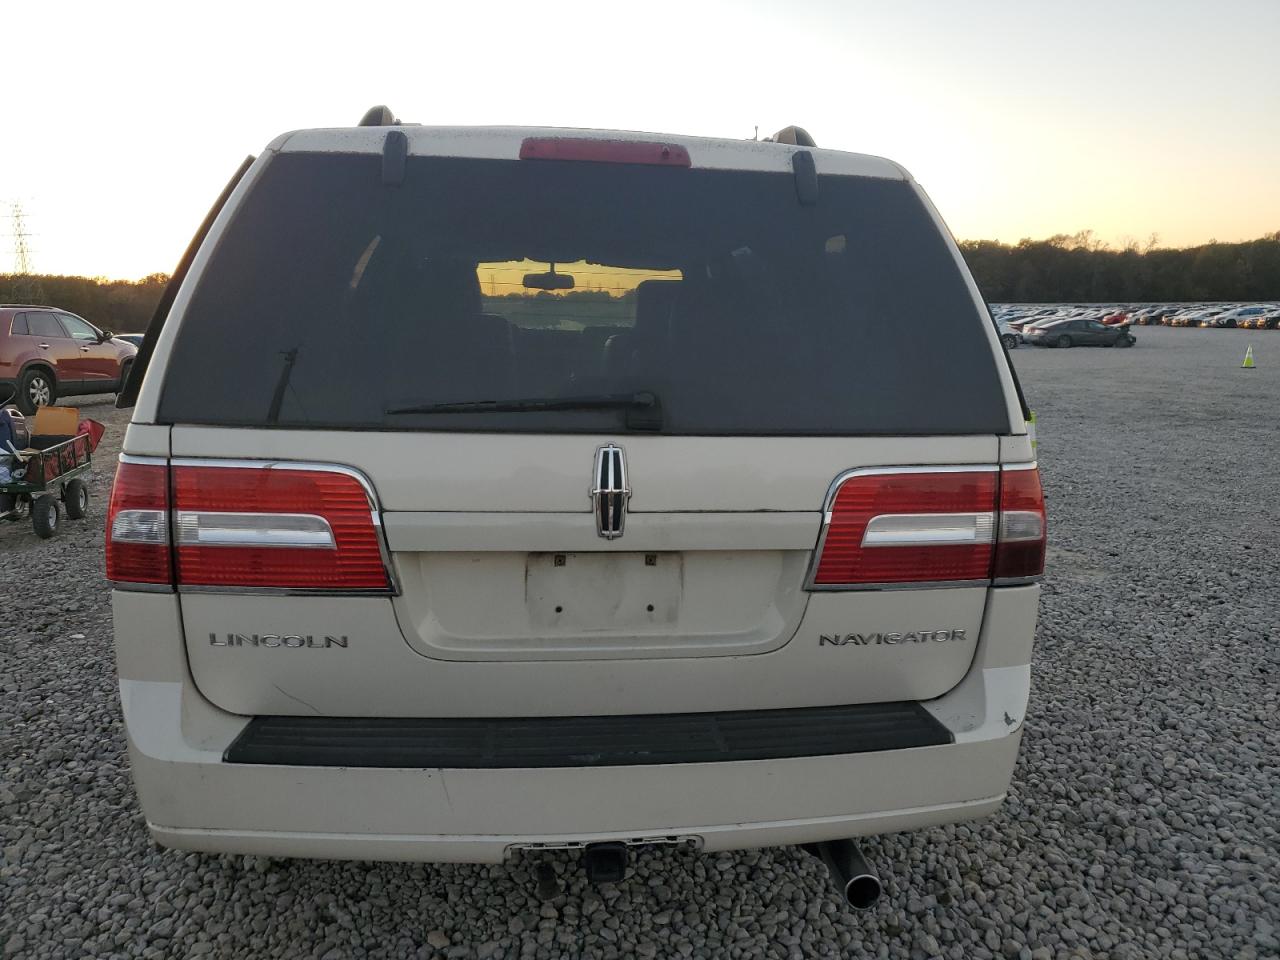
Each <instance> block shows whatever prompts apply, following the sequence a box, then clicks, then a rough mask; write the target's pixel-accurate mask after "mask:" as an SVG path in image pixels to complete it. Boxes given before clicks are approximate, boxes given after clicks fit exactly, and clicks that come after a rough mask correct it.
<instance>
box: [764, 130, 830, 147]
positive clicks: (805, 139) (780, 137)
mask: <svg viewBox="0 0 1280 960" xmlns="http://www.w3.org/2000/svg"><path fill="white" fill-rule="evenodd" d="M764 142H765V143H789V144H791V145H792V146H793V147H816V146H817V144H816V143H814V140H813V137H811V136H809V131H808V130H806V129H805V128H804V127H797V126H794V125H793V126H790V127H783V128H782V129H781V130H779V131H778V132H777V133H775V134H774V135H773V136H772V137H765V138H764Z"/></svg>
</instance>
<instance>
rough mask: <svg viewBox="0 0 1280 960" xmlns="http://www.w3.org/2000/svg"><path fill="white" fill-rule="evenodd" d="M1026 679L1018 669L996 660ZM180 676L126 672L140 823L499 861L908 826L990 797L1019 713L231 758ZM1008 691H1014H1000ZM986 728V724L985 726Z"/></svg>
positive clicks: (241, 844)
mask: <svg viewBox="0 0 1280 960" xmlns="http://www.w3.org/2000/svg"><path fill="white" fill-rule="evenodd" d="M1002 672H1011V673H1012V674H1018V673H1021V674H1022V679H1023V680H1024V682H1023V683H1021V684H1019V678H1018V677H1017V676H1008V677H1006V678H1005V681H1006V682H1011V683H1013V684H1015V685H1020V686H1021V687H1022V689H1023V690H1024V691H1025V677H1026V671H1025V670H1021V671H1020V670H1018V669H1017V668H1004V671H1002ZM182 693H183V690H182V685H181V684H170V683H162V682H154V681H123V682H122V685H121V694H122V700H123V703H124V708H125V719H126V724H127V726H128V729H129V732H130V736H129V741H130V742H129V746H130V759H131V762H132V766H133V775H134V780H135V783H136V784H137V787H138V792H139V796H140V798H141V800H142V805H143V809H144V811H145V812H146V815H147V821H148V825H149V827H150V829H151V832H152V835H153V836H154V837H155V838H156V840H158V841H159V842H160V843H163V844H165V845H166V846H172V847H177V848H180V849H186V850H202V851H208V852H216V853H256V854H263V855H271V856H294V857H332V858H353V859H377V860H384V859H385V860H425V861H472V862H498V861H502V860H504V859H506V858H507V857H508V856H509V855H510V854H511V853H512V852H513V850H516V849H520V848H528V847H538V846H551V847H566V846H567V847H572V846H577V845H580V844H583V843H587V842H593V841H597V840H621V841H624V842H634V843H641V842H647V841H650V842H651V841H653V840H655V839H661V840H667V841H676V842H688V843H690V844H691V845H693V846H697V847H700V848H702V849H705V850H726V849H737V848H745V847H758V846H773V845H778V844H792V843H808V842H813V841H818V840H827V839H837V838H840V837H850V836H860V835H866V834H877V833H886V832H895V831H900V830H914V829H918V828H921V827H927V826H932V825H935V824H939V823H947V822H952V821H956V820H963V819H968V818H971V817H979V816H984V815H986V814H988V813H990V812H992V811H993V810H995V809H996V808H997V807H998V806H999V804H1000V802H1001V800H1002V799H1003V795H1004V792H1005V788H1006V785H1007V784H1008V781H1009V775H1010V772H1011V770H1012V767H1013V763H1014V760H1015V758H1016V754H1017V749H1018V742H1019V739H1020V727H1018V728H1013V729H1010V728H1008V727H1006V725H1005V724H1004V722H1003V720H1001V723H1000V727H1001V728H1004V730H1009V731H1010V732H1003V731H1001V732H999V733H998V735H994V736H985V735H984V736H981V737H979V738H977V739H970V740H962V741H961V742H959V743H954V744H947V745H942V746H932V747H919V748H914V749H906V750H885V751H879V752H875V753H858V754H840V755H834V756H824V757H798V758H786V759H775V760H752V761H745V762H719V763H682V764H656V765H644V766H610V767H557V768H542V769H539V768H507V769H405V768H371V767H360V768H357V767H308V766H284V765H267V764H237V763H226V762H224V761H223V754H222V751H221V750H219V749H216V748H215V749H201V748H199V747H194V746H193V745H192V744H190V743H188V742H186V741H185V740H183V739H182V737H181V734H180V728H179V723H180V720H181V714H182V712H183V711H182V703H181V698H182ZM1005 693H1006V694H1007V695H1008V696H1010V697H1016V696H1017V694H1016V693H1015V692H1014V691H1013V690H1006V691H1005ZM992 732H993V733H994V732H995V731H992Z"/></svg>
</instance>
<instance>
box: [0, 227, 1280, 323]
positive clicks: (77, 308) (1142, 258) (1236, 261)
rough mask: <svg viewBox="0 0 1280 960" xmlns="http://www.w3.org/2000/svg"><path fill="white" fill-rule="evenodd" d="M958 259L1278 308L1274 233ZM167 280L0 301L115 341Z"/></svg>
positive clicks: (1082, 241)
mask: <svg viewBox="0 0 1280 960" xmlns="http://www.w3.org/2000/svg"><path fill="white" fill-rule="evenodd" d="M960 251H961V253H963V254H964V258H965V260H966V261H967V262H968V264H969V269H970V270H972V271H973V276H974V279H975V280H977V282H978V289H979V290H981V291H982V295H983V296H984V297H985V298H986V299H987V300H988V301H989V302H992V303H1011V302H1012V303H1037V302H1039V303H1099V302H1103V303H1146V302H1150V303H1164V302H1178V301H1185V300H1193V301H1194V300H1232V301H1235V300H1239V301H1253V300H1264V301H1265V300H1280V231H1276V232H1275V233H1271V234H1268V235H1266V236H1264V237H1259V238H1258V239H1257V240H1247V241H1245V242H1243V243H1216V242H1211V243H1206V244H1201V245H1200V246H1198V247H1183V248H1170V247H1161V246H1159V245H1158V244H1157V242H1156V239H1155V238H1154V237H1153V238H1151V240H1150V241H1148V242H1147V243H1146V244H1145V245H1142V246H1140V245H1139V244H1137V243H1128V244H1126V245H1125V246H1124V247H1123V248H1120V249H1117V248H1114V247H1109V246H1107V245H1106V244H1104V243H1101V242H1099V241H1098V240H1096V239H1095V238H1094V236H1093V234H1092V232H1091V231H1088V230H1085V231H1082V232H1080V233H1075V234H1070V235H1068V234H1058V235H1056V236H1052V237H1050V238H1049V239H1047V240H1022V241H1020V242H1018V243H1016V244H1005V243H998V242H996V241H993V240H963V241H961V242H960ZM168 281H169V277H168V275H166V274H163V273H153V274H151V275H150V276H148V277H143V278H142V279H141V280H108V279H106V278H104V277H62V276H43V275H41V276H34V275H33V276H18V275H16V274H0V303H43V304H48V305H50V306H57V307H61V308H62V309H64V310H69V311H71V312H72V313H75V314H79V315H80V316H82V317H84V318H85V319H86V320H89V321H91V322H92V323H94V324H96V325H98V326H99V327H102V328H104V329H107V330H112V331H114V332H115V333H141V332H142V331H143V330H145V329H146V327H147V324H148V323H149V322H150V320H151V314H152V313H153V312H155V308H156V304H157V303H158V302H159V300H160V294H161V292H162V291H163V290H164V287H165V284H166V283H168ZM576 293H577V296H579V297H581V296H583V295H584V294H589V293H595V291H577V292H576ZM603 296H608V294H603Z"/></svg>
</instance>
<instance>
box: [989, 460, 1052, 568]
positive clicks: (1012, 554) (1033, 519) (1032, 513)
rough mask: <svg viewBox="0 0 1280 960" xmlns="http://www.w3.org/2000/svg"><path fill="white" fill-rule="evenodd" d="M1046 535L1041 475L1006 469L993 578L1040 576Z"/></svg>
mask: <svg viewBox="0 0 1280 960" xmlns="http://www.w3.org/2000/svg"><path fill="white" fill-rule="evenodd" d="M1047 532H1048V531H1047V528H1046V524H1045V512H1044V491H1043V490H1042V489H1041V486H1040V471H1039V470H1038V469H1036V468H1035V467H1034V466H1029V467H1025V468H1022V469H1018V468H1010V467H1005V468H1004V470H1002V471H1001V473H1000V535H999V543H998V544H997V545H996V562H995V569H994V570H993V571H992V576H994V577H995V579H996V580H997V581H999V580H1015V579H1023V578H1027V577H1038V576H1041V575H1042V574H1043V573H1044V554H1045V544H1046V540H1047Z"/></svg>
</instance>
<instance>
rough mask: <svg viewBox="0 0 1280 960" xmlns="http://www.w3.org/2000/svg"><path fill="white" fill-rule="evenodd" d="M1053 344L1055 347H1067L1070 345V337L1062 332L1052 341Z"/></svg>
mask: <svg viewBox="0 0 1280 960" xmlns="http://www.w3.org/2000/svg"><path fill="white" fill-rule="evenodd" d="M1053 345H1054V346H1055V347H1069V346H1071V338H1070V337H1068V336H1067V335H1066V334H1065V333H1064V334H1063V335H1062V336H1060V337H1059V338H1058V339H1057V340H1055V341H1053Z"/></svg>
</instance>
